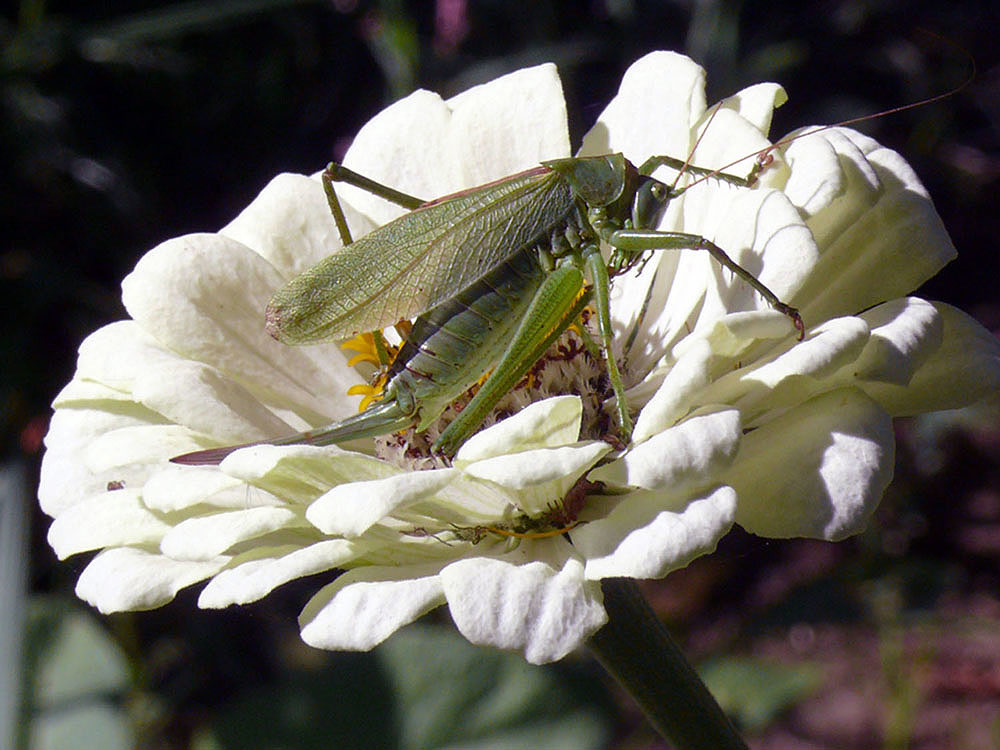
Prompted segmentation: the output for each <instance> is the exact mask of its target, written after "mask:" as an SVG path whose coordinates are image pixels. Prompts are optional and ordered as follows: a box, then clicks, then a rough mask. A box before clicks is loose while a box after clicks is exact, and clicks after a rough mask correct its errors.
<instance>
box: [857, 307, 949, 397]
mask: <svg viewBox="0 0 1000 750" xmlns="http://www.w3.org/2000/svg"><path fill="white" fill-rule="evenodd" d="M858 317H859V318H861V319H862V320H864V321H865V322H866V323H867V324H868V327H869V328H870V329H871V338H870V339H869V340H868V343H867V344H865V348H864V349H863V350H862V352H861V354H860V356H859V357H858V361H857V362H856V363H855V364H854V367H853V375H854V377H856V378H859V379H860V380H865V381H881V382H885V383H892V384H894V385H906V384H907V383H908V382H910V378H912V377H913V373H914V372H916V371H917V370H918V369H919V368H920V367H921V365H923V363H924V362H926V361H927V359H928V358H929V357H931V356H932V355H933V354H934V352H935V351H937V349H938V347H939V346H940V345H941V337H942V334H943V332H944V323H943V322H942V320H941V316H940V315H938V312H937V310H936V309H935V307H934V305H932V304H931V303H930V302H926V301H924V300H922V299H917V298H916V297H906V298H903V299H897V300H892V301H891V302H886V303H885V304H883V305H879V306H878V307H875V308H872V309H871V310H868V311H866V312H863V313H861V314H860V315H859V316H858Z"/></svg>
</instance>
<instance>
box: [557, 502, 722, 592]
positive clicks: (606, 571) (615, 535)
mask: <svg viewBox="0 0 1000 750" xmlns="http://www.w3.org/2000/svg"><path fill="white" fill-rule="evenodd" d="M735 515H736V493H735V492H734V491H733V489H732V488H731V487H719V488H717V489H715V490H714V491H713V492H711V493H710V494H708V495H706V496H704V497H696V498H694V499H690V500H689V501H688V502H687V504H686V505H685V506H684V507H683V508H682V509H681V510H679V511H671V510H664V509H663V497H662V495H660V494H656V493H650V492H638V493H633V494H632V495H629V496H628V497H627V498H626V499H625V500H623V501H622V503H621V504H619V505H618V506H617V507H616V508H615V509H614V511H612V512H611V513H610V514H609V515H608V516H607V517H606V518H604V519H601V520H600V521H594V522H592V523H588V524H585V525H583V526H579V527H577V528H576V529H574V530H573V546H574V547H576V549H577V551H578V552H579V553H580V554H581V555H583V556H584V558H586V560H587V568H586V576H587V578H588V579H592V580H600V579H601V578H613V577H617V576H626V577H629V578H662V577H663V576H665V575H666V574H667V573H669V572H670V571H672V570H676V569H678V568H683V567H685V566H686V565H688V564H689V563H690V562H691V561H692V560H694V559H695V558H697V557H700V556H701V555H707V554H709V553H711V552H714V551H715V546H716V545H717V544H718V542H719V540H720V539H721V538H722V537H723V536H725V535H726V534H727V533H728V532H729V529H731V528H732V525H733V519H734V517H735Z"/></svg>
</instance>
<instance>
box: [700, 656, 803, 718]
mask: <svg viewBox="0 0 1000 750" xmlns="http://www.w3.org/2000/svg"><path fill="white" fill-rule="evenodd" d="M698 673H699V675H700V676H701V678H702V679H703V680H704V681H705V684H706V685H708V689H709V690H710V691H711V692H712V695H714V696H715V699H716V700H717V701H719V704H720V705H721V706H722V707H723V708H724V709H725V710H726V713H728V714H729V715H730V716H731V717H732V719H733V721H735V722H736V724H737V725H738V726H740V727H743V728H745V729H748V730H758V729H762V728H763V727H766V726H767V725H768V724H770V723H771V722H773V721H774V719H775V718H777V716H778V715H779V714H780V713H781V712H782V711H785V710H786V709H788V708H791V707H792V706H794V705H795V704H796V703H798V702H800V701H801V700H803V699H804V698H806V697H807V696H808V695H809V694H810V693H811V692H813V691H814V690H816V689H817V688H818V687H819V686H820V685H821V684H822V673H821V672H820V669H819V668H818V667H813V666H810V665H809V664H795V665H784V664H777V663H773V662H768V661H766V660H764V659H759V658H753V657H739V656H721V657H718V658H715V659H712V660H711V661H709V662H707V663H706V664H703V665H701V667H700V668H699V670H698Z"/></svg>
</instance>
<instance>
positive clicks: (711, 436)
mask: <svg viewBox="0 0 1000 750" xmlns="http://www.w3.org/2000/svg"><path fill="white" fill-rule="evenodd" d="M740 436H741V431H740V413H739V411H737V410H736V409H727V410H723V411H717V412H714V413H710V414H701V415H699V416H693V417H691V418H690V419H687V420H685V421H683V422H681V423H680V424H678V425H676V426H674V427H672V428H670V429H668V430H665V431H664V432H661V433H660V434H658V435H655V436H653V437H652V438H650V439H649V440H647V441H646V442H644V443H642V444H641V445H638V446H636V447H635V448H632V449H631V450H629V451H628V452H626V453H625V455H624V456H622V457H621V458H620V459H618V460H617V461H613V462H611V463H609V464H606V465H604V466H600V467H598V468H596V469H594V470H593V471H592V472H590V474H589V475H588V477H587V478H588V479H590V480H592V481H595V482H605V483H608V484H614V485H617V486H619V487H623V486H628V487H640V488H643V489H650V490H652V489H661V488H663V489H671V490H678V491H679V488H682V487H690V486H691V485H692V484H696V485H700V486H702V487H704V486H706V485H707V484H709V482H710V478H711V477H714V476H715V475H716V474H717V473H718V472H719V471H720V470H721V469H723V468H725V467H726V466H727V465H728V464H729V463H730V461H732V459H733V456H735V455H736V449H737V447H738V446H739V442H740Z"/></svg>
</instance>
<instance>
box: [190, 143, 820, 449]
mask: <svg viewBox="0 0 1000 750" xmlns="http://www.w3.org/2000/svg"><path fill="white" fill-rule="evenodd" d="M762 164H763V162H762V161H758V163H757V165H756V166H755V167H754V170H753V171H752V172H751V173H750V175H748V176H747V177H736V176H733V175H727V174H723V173H719V172H717V171H714V170H709V169H703V168H699V167H693V166H691V165H690V164H688V163H686V162H684V161H682V160H680V159H676V158H673V157H669V156H652V157H650V158H649V159H647V160H646V161H645V162H644V163H643V164H642V165H641V166H640V167H638V168H637V167H636V166H634V165H633V164H632V163H631V162H630V161H628V160H627V159H626V158H625V157H624V156H623V155H622V154H610V155H607V156H595V157H577V158H563V159H554V160H551V161H546V162H543V163H542V164H541V165H540V166H538V167H535V168H533V169H529V170H527V171H524V172H521V173H519V174H515V175H511V176H509V177H505V178H503V179H500V180H497V181H495V182H491V183H488V184H486V185H482V186H480V187H476V188H472V189H469V190H464V191H461V192H459V193H455V194H453V195H449V196H445V197H443V198H438V199H436V200H432V201H423V200H421V199H418V198H414V197H413V196H409V195H406V194H404V193H400V192H398V191H396V190H393V189H392V188H389V187H387V186H385V185H381V184H379V183H377V182H375V181H373V180H370V179H368V178H366V177H364V176H362V175H359V174H357V173H355V172H352V171H351V170H349V169H347V168H346V167H343V166H342V165H339V164H336V163H331V164H330V165H329V167H327V169H326V170H325V172H324V173H323V185H324V188H325V190H326V194H327V198H328V201H329V204H330V209H331V211H332V213H333V216H334V219H335V221H336V223H337V227H338V230H339V231H340V234H341V237H342V239H343V241H344V247H343V248H342V249H341V250H339V251H338V252H336V253H334V254H333V255H330V256H328V257H326V258H325V259H323V260H322V261H320V262H319V263H318V264H316V265H315V266H314V267H313V268H311V269H309V270H308V271H306V272H305V273H303V274H302V275H300V276H298V277H296V278H295V279H293V280H292V281H290V282H289V283H288V284H287V285H286V286H285V287H283V288H282V289H280V290H279V291H278V292H277V293H276V294H275V295H274V297H273V298H272V299H271V302H270V304H269V305H268V307H267V312H266V327H267V330H268V332H269V333H270V334H271V335H272V336H274V337H275V338H276V339H278V340H279V341H282V342H285V343H288V344H308V343H320V342H323V341H330V340H344V339H348V338H350V337H352V336H355V335H357V334H359V333H365V332H371V331H381V330H382V329H383V328H386V327H388V326H391V325H393V324H395V323H397V322H398V321H400V320H404V319H410V318H414V317H416V320H415V322H414V324H413V327H412V329H411V330H410V332H409V333H408V334H407V335H406V337H405V339H404V340H403V343H402V345H401V347H400V349H399V351H398V353H397V355H396V357H395V359H394V360H393V361H392V363H391V365H390V366H389V369H388V372H387V381H386V383H387V384H386V386H385V390H384V394H383V396H382V398H381V400H379V401H378V402H376V403H374V404H373V405H371V406H369V407H368V408H367V409H365V410H364V411H362V412H360V413H359V414H357V415H355V416H353V417H349V418H347V419H345V420H343V421H341V422H338V423H335V424H333V425H329V426H327V427H321V428H319V429H315V430H309V431H307V432H301V433H298V434H295V435H291V436H287V437H281V438H278V439H276V440H270V441H263V442H264V443H266V444H271V445H291V444H299V443H308V444H312V445H328V444H331V443H341V442H345V441H348V440H354V439H357V438H363V437H373V436H376V435H381V434H386V433H389V432H394V431H397V430H402V429H406V428H409V427H415V428H416V429H417V430H424V429H426V428H427V426H428V425H429V424H431V423H432V422H433V421H434V420H436V419H437V418H438V417H439V416H440V414H441V413H442V412H443V411H444V410H445V409H446V408H447V406H448V405H449V404H450V403H451V402H453V401H454V400H456V399H457V398H458V397H459V396H460V395H461V394H463V393H464V392H465V391H467V390H468V389H469V388H470V387H471V386H472V385H473V384H475V383H476V382H477V381H478V380H479V379H480V376H481V375H482V373H484V372H487V371H489V370H490V369H491V368H492V372H491V374H490V375H489V377H488V378H487V379H486V381H485V382H484V383H483V385H482V386H481V387H480V389H479V390H478V391H477V392H476V394H475V396H473V398H472V400H471V401H470V402H469V404H468V405H467V406H466V407H465V408H464V409H463V410H462V411H461V412H460V413H459V414H458V416H457V417H456V418H455V419H454V420H453V421H452V422H451V423H450V424H449V425H448V426H447V427H446V428H445V430H444V431H443V432H442V434H441V436H440V437H439V438H438V440H437V441H436V442H435V443H434V445H433V446H432V450H433V451H434V452H436V453H438V454H439V455H443V456H452V455H454V453H455V451H457V450H458V448H459V447H460V446H461V444H462V443H463V442H464V441H465V440H466V439H467V438H468V437H469V436H470V435H471V434H472V433H473V432H474V431H475V430H476V429H477V428H478V427H479V425H480V424H481V423H482V421H483V420H484V419H485V418H486V416H487V415H488V414H489V412H490V410H491V409H492V408H493V406H494V405H495V404H496V403H497V401H498V400H499V399H500V398H501V397H503V395H504V394H506V393H507V392H508V391H509V390H510V389H512V388H513V387H514V386H515V385H516V384H517V383H518V382H519V381H520V380H521V378H522V377H523V376H524V375H525V374H526V373H527V372H528V371H529V370H530V369H531V367H532V366H533V365H534V364H535V362H536V361H537V360H538V359H539V358H540V357H541V356H542V355H543V354H544V353H545V351H546V349H548V347H549V346H550V345H551V344H552V343H553V342H554V341H555V340H556V339H557V338H558V337H559V335H560V334H561V333H562V332H563V331H565V330H566V328H567V327H569V325H571V324H572V323H573V322H574V321H575V320H576V319H578V317H579V315H580V313H581V312H582V311H583V308H584V307H585V306H586V305H587V304H590V303H591V302H593V304H594V306H595V307H596V310H597V321H598V330H599V332H600V339H601V344H602V348H603V351H604V359H605V361H606V363H607V371H608V377H609V380H610V382H611V386H612V388H613V390H614V393H615V396H616V400H617V417H618V421H619V426H620V429H621V438H622V440H623V441H624V442H626V443H627V442H628V440H629V438H630V436H631V432H632V422H631V417H630V416H629V412H628V404H627V401H626V398H625V387H624V385H623V383H622V378H621V375H620V372H619V369H618V365H617V363H616V362H615V357H614V355H613V353H612V348H611V343H612V328H611V315H610V310H609V301H608V299H609V285H610V279H611V278H613V277H614V276H616V275H618V274H620V273H623V272H625V271H627V270H628V269H630V268H632V267H633V266H635V265H636V264H637V263H638V262H639V261H640V260H641V259H642V258H643V256H644V255H645V254H646V253H648V252H650V251H653V250H681V249H693V250H705V251H707V252H709V253H710V254H711V255H712V257H714V258H715V259H716V260H717V261H718V262H719V263H720V264H721V265H722V266H724V267H725V268H727V269H729V270H730V271H732V272H733V273H734V274H735V275H736V276H738V277H739V278H740V279H742V280H743V281H744V282H746V283H747V284H749V285H750V286H751V287H753V289H755V290H756V292H757V293H758V294H759V295H760V296H761V297H762V298H763V299H764V300H765V301H766V302H767V303H768V304H769V305H770V306H771V307H773V308H774V309H775V310H778V311H780V312H781V313H784V314H785V315H787V316H788V317H789V318H790V319H791V320H792V322H793V324H794V327H795V329H796V330H797V331H798V333H799V337H800V338H801V337H802V335H803V332H804V326H803V323H802V319H801V318H800V317H799V313H798V311H797V310H796V309H795V308H793V307H791V306H790V305H787V304H785V303H784V302H782V301H781V300H780V299H778V297H777V296H776V295H775V294H774V293H772V292H771V290H770V289H768V288H767V287H766V286H764V284H762V283H761V282H760V281H759V280H758V279H757V278H756V277H755V276H754V275H753V274H751V273H750V272H749V271H747V270H746V269H744V268H742V267H741V266H739V265H738V264H737V263H736V262H735V261H733V260H732V259H731V258H730V257H729V256H728V255H727V254H726V253H725V252H724V251H723V250H722V249H721V248H720V247H718V246H717V245H715V244H714V243H713V242H711V241H709V240H707V239H705V238H704V237H700V236H697V235H693V234H685V233H680V232H665V231H658V230H656V229H655V227H656V226H657V224H658V223H659V220H660V218H661V216H662V215H663V212H664V210H665V209H666V207H667V204H668V203H669V202H670V201H671V200H672V199H673V198H675V197H677V196H678V195H680V194H681V193H683V192H684V191H685V190H686V189H687V188H686V187H671V186H669V185H667V184H665V183H663V182H661V181H659V180H657V179H654V178H653V177H652V176H651V175H652V173H653V171H654V170H655V169H656V168H658V167H660V166H667V167H672V168H674V169H678V170H682V171H685V170H686V171H689V172H692V173H694V174H701V175H711V176H712V177H715V178H717V179H722V180H725V181H728V182H731V183H734V184H736V185H740V186H744V187H749V186H750V185H752V184H753V182H754V180H755V179H756V176H757V172H758V171H759V170H760V168H761V165H762ZM335 182H345V183H348V184H353V185H355V186H358V187H361V188H363V189H365V190H368V191H369V192H371V193H373V194H375V195H378V196H381V197H382V198H385V199H387V200H389V201H392V202H394V203H397V204H398V205H400V206H403V207H404V208H407V209H410V211H409V213H407V214H404V215H403V216H401V217H399V218H398V219H396V220H394V221H391V222H389V223H388V224H386V225H384V226H382V227H379V228H378V229H375V230H374V231H372V232H371V233H370V234H368V235H366V236H364V237H361V238H359V239H358V240H357V241H353V242H352V240H351V236H350V231H349V229H348V227H347V222H346V221H345V219H344V215H343V211H342V209H341V207H340V202H339V200H338V198H337V196H336V192H335V190H334V183H335ZM602 242H603V243H606V244H607V245H609V246H610V247H611V255H610V259H609V260H608V261H607V262H605V260H604V258H603V257H602V255H601V251H600V247H601V243H602ZM588 278H589V282H590V283H589V285H587V284H586V280H587V279H588ZM247 445H252V443H251V444H247ZM242 447H246V446H244V445H240V446H229V447H224V448H212V449H208V450H203V451H197V452H194V453H189V454H185V455H183V456H178V457H176V458H174V459H172V460H173V461H174V462H175V463H182V464H215V463H218V462H220V461H221V460H222V459H223V458H225V456H227V455H229V454H230V453H231V452H233V451H235V450H236V449H237V448H242Z"/></svg>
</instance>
